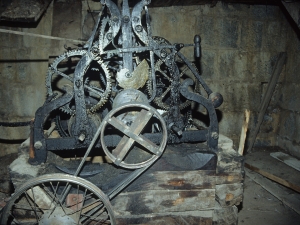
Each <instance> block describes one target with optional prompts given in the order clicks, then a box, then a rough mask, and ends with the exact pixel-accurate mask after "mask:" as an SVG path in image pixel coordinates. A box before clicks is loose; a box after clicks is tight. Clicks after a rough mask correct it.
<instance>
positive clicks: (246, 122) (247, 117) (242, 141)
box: [238, 109, 250, 155]
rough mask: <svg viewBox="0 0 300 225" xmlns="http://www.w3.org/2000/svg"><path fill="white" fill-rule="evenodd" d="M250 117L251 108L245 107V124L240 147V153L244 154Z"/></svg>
mask: <svg viewBox="0 0 300 225" xmlns="http://www.w3.org/2000/svg"><path fill="white" fill-rule="evenodd" d="M249 118H250V110H248V109H245V116H244V124H243V127H242V131H241V136H240V144H239V149H238V153H239V155H243V152H244V147H245V140H246V135H247V130H248V125H249Z"/></svg>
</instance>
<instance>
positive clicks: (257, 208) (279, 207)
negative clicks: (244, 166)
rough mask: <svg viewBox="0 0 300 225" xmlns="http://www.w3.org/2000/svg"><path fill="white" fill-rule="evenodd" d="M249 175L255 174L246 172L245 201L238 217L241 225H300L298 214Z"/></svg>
mask: <svg viewBox="0 0 300 225" xmlns="http://www.w3.org/2000/svg"><path fill="white" fill-rule="evenodd" d="M247 173H255V172H251V171H250V172H249V171H248V170H247V171H246V176H245V183H244V200H243V205H242V207H241V208H240V211H239V217H238V219H239V225H286V224H295V225H296V224H299V223H300V215H299V214H298V213H296V212H295V211H293V210H292V209H291V208H289V207H288V206H286V205H284V204H283V203H282V202H281V201H279V200H278V199H277V198H276V197H274V196H273V195H272V194H270V193H269V192H268V191H266V190H265V189H264V188H262V187H261V186H260V185H259V184H257V183H255V182H254V181H253V180H252V179H251V178H250V177H249V176H247ZM264 179H267V178H264ZM275 185H279V184H275ZM299 204H300V202H299Z"/></svg>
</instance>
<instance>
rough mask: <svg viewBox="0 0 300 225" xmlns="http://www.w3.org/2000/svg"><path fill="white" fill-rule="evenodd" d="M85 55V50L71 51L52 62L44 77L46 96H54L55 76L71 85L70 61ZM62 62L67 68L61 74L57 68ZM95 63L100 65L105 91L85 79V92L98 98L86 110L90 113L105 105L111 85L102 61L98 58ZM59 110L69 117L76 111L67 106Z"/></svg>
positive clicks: (108, 74)
mask: <svg viewBox="0 0 300 225" xmlns="http://www.w3.org/2000/svg"><path fill="white" fill-rule="evenodd" d="M85 54H88V52H87V51H86V50H71V51H68V52H65V53H64V54H62V55H60V56H58V57H57V58H56V59H55V60H54V61H53V63H52V64H51V65H50V66H49V69H48V72H47V76H46V88H47V95H48V96H53V95H54V89H53V79H54V76H55V75H57V76H61V77H62V78H64V79H66V80H67V81H68V82H71V83H73V79H74V78H73V73H70V72H71V70H72V67H73V66H74V65H73V63H72V61H71V58H72V57H78V58H80V57H82V56H84V55H85ZM63 61H66V64H67V66H68V68H67V70H66V71H63V72H61V71H60V70H59V66H60V64H62V62H63ZM97 62H98V65H100V67H101V69H102V71H103V73H104V76H105V80H106V84H105V90H102V89H101V88H98V87H96V86H93V85H90V84H89V83H90V82H89V80H88V78H86V81H85V82H84V89H85V91H87V92H89V93H90V95H94V97H95V96H97V97H98V98H99V97H100V100H99V101H98V102H97V103H96V104H95V105H93V106H92V107H90V108H89V109H87V111H88V112H90V113H94V112H95V111H97V110H98V109H99V108H101V106H103V105H104V104H105V103H106V101H107V99H108V96H109V94H110V92H111V86H112V85H111V77H110V73H109V71H108V68H107V66H106V65H105V64H104V63H103V61H102V60H101V59H100V58H98V60H97ZM67 73H70V74H67ZM100 76H101V75H100ZM101 80H102V79H101ZM60 110H61V111H63V112H64V113H67V114H69V115H74V114H76V110H75V109H72V108H70V105H69V104H66V105H64V106H62V107H60Z"/></svg>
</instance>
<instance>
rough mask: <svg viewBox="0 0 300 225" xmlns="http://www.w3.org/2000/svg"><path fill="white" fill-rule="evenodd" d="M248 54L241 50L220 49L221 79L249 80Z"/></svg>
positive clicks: (219, 71) (219, 65)
mask: <svg viewBox="0 0 300 225" xmlns="http://www.w3.org/2000/svg"><path fill="white" fill-rule="evenodd" d="M247 61H248V56H247V54H246V53H244V52H239V51H229V50H223V51H220V53H219V56H218V65H217V66H218V73H219V75H220V77H219V78H220V79H225V80H227V81H228V80H237V81H239V82H242V81H249V72H248V68H247Z"/></svg>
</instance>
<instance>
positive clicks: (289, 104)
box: [279, 82, 300, 112]
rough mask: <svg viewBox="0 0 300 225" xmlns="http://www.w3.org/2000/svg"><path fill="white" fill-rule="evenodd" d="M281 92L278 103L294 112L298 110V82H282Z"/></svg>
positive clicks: (299, 98) (299, 106) (299, 85)
mask: <svg viewBox="0 0 300 225" xmlns="http://www.w3.org/2000/svg"><path fill="white" fill-rule="evenodd" d="M282 86H283V87H282V92H281V95H280V97H279V105H280V107H281V108H283V109H288V110H291V111H294V112H299V111H300V92H299V88H300V84H299V83H298V84H297V83H296V84H294V83H291V82H288V83H284V84H283V85H282Z"/></svg>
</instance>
